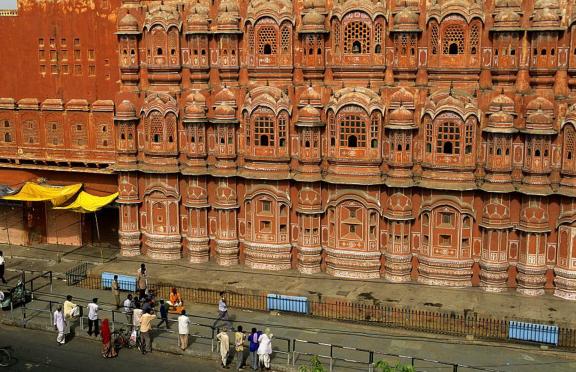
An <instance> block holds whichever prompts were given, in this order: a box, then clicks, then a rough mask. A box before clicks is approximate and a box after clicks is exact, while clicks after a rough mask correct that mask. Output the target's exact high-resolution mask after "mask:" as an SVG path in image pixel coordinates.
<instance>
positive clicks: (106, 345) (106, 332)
mask: <svg viewBox="0 0 576 372" xmlns="http://www.w3.org/2000/svg"><path fill="white" fill-rule="evenodd" d="M101 334H102V356H103V357H104V358H115V357H117V356H118V353H117V352H116V349H115V348H114V343H113V342H112V334H111V332H110V322H109V321H108V319H104V320H103V321H102V329H101Z"/></svg>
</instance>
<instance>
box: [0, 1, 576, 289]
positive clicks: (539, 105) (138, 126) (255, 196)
mask: <svg viewBox="0 0 576 372" xmlns="http://www.w3.org/2000/svg"><path fill="white" fill-rule="evenodd" d="M22 3H23V4H24V5H22V6H21V9H19V12H18V15H17V16H15V17H12V18H10V20H8V17H5V18H4V17H0V26H1V31H0V35H4V36H6V35H12V36H13V37H12V39H14V37H16V36H18V35H20V36H21V37H22V38H23V39H26V38H28V39H31V43H30V44H26V45H23V46H22V49H21V50H15V51H14V54H13V58H12V59H10V57H7V56H6V53H2V56H0V63H2V65H3V66H8V67H9V68H13V69H14V71H19V73H20V74H26V75H25V76H24V78H25V79H28V77H29V80H28V81H27V82H24V83H23V84H24V87H23V86H21V85H19V84H18V80H17V79H22V76H20V77H18V76H11V75H10V74H9V72H7V71H8V70H6V69H3V72H2V79H3V80H4V79H5V81H6V83H4V86H2V87H0V96H3V97H12V98H2V99H0V159H1V165H2V167H1V168H0V179H2V180H3V181H2V182H3V183H7V184H9V185H14V184H16V183H18V181H21V180H24V179H26V177H28V176H30V177H34V176H38V175H39V174H40V173H41V174H42V175H43V176H42V177H46V178H47V179H48V180H49V181H54V182H55V183H56V182H60V184H66V183H71V182H72V181H73V180H72V178H73V177H76V178H82V177H88V176H90V177H92V178H90V179H89V181H88V183H89V187H91V188H93V189H98V190H99V191H102V192H103V191H107V190H108V191H112V192H113V191H115V190H116V189H117V191H119V193H120V196H119V198H118V200H117V204H118V211H117V214H118V219H119V220H118V222H117V226H115V228H117V229H118V245H119V249H120V253H121V254H122V255H125V256H139V255H144V256H148V257H151V258H153V259H156V260H179V259H185V260H187V261H189V262H192V263H197V264H198V265H201V264H202V263H204V262H207V261H208V260H214V261H216V262H217V263H218V264H220V265H236V264H239V263H240V264H243V265H246V266H248V267H250V268H253V269H266V270H288V269H297V270H299V271H300V272H302V273H307V274H314V273H318V272H321V271H324V272H326V273H328V274H330V275H334V276H338V277H346V278H355V279H372V278H381V277H382V278H385V279H386V280H389V281H393V282H409V281H418V282H421V283H424V284H430V285H441V286H452V287H466V286H480V287H482V288H483V289H485V290H486V291H504V290H506V289H507V288H508V287H510V286H512V287H516V288H517V290H518V291H519V292H521V293H524V294H526V295H541V294H543V293H544V291H545V289H550V290H553V293H554V295H556V296H559V297H563V298H566V299H572V300H574V299H576V199H574V196H575V195H576V4H574V2H573V1H567V0H523V1H522V0H487V1H476V0H460V1H456V0H431V1H425V0H387V1H371V0H339V1H333V0H304V1H290V0H273V1H265V0H253V1H243V0H240V1H238V0H215V1H212V2H208V1H202V0H191V1H170V0H164V1H163V2H161V1H139V0H123V1H121V2H120V1H119V0H114V1H93V0H87V1H86V3H87V4H88V5H87V8H86V9H87V10H85V11H82V10H79V11H77V10H76V9H74V8H73V7H72V8H71V9H72V10H69V9H67V8H66V4H67V3H69V1H68V2H67V1H66V0H61V1H55V2H52V4H46V3H44V2H41V1H38V2H34V1H30V0H26V1H22ZM34 3H42V6H40V5H37V4H36V5H35V4H34ZM90 4H92V5H94V6H93V7H91V6H90ZM103 4H106V7H104V5H103ZM44 14H50V15H53V17H54V19H55V20H57V21H52V22H56V23H58V22H61V23H62V25H61V27H56V26H54V25H51V24H50V22H47V21H42V20H41V21H39V24H38V25H37V27H35V28H34V29H28V30H27V31H23V30H26V28H25V27H29V26H24V23H25V21H26V20H27V19H28V20H29V19H30V18H31V17H33V16H39V15H44ZM68 19H71V21H70V22H69V23H71V24H76V26H75V27H76V29H72V30H68V29H67V26H66V24H68V23H67V22H68V21H66V22H64V21H62V20H68ZM72 20H73V21H72ZM20 26H21V27H22V29H20ZM51 27H52V28H51ZM93 30H99V31H100V32H97V33H95V34H94V36H93V37H91V36H90V35H92V34H93ZM58 32H61V34H59V33H58ZM73 32H77V33H79V34H80V36H78V37H76V36H75V35H74V34H73ZM0 39H2V38H0ZM2 40H6V38H4V39H2ZM63 40H64V41H65V44H64V45H65V46H62V45H63V44H62V41H63ZM85 40H86V41H85ZM84 42H86V43H88V44H89V45H87V46H86V45H84V44H83V43H84ZM3 43H6V42H5V41H3ZM71 43H72V45H70V44H71ZM66 45H67V46H66ZM4 48H7V46H6V45H4ZM4 50H5V49H4ZM62 50H64V51H65V52H62ZM76 51H78V52H76ZM64 56H65V57H66V59H63V57H64ZM24 60H26V61H27V63H26V65H25V66H23V65H22V62H23V61H24ZM64 66H66V67H64ZM30 97H33V98H30ZM24 173H25V174H26V176H24V175H23V174H24ZM9 175H10V176H9ZM9 179H13V180H14V181H13V182H11V181H10V180H9ZM6 180H8V181H6ZM112 183H114V184H115V185H114V186H113V187H112V186H111V184H112ZM116 183H117V186H116ZM31 218H32V217H31ZM25 224H26V223H24V225H25ZM113 224H114V222H113V223H111V226H112V225H113ZM111 228H114V227H111ZM1 237H2V235H0V238H1ZM23 239H24V238H23Z"/></svg>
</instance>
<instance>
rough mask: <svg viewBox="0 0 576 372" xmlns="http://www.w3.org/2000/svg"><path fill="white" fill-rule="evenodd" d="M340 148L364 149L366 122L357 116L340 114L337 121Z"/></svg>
mask: <svg viewBox="0 0 576 372" xmlns="http://www.w3.org/2000/svg"><path fill="white" fill-rule="evenodd" d="M339 129H340V146H343V147H366V120H365V119H364V118H363V117H362V116H360V115H359V114H352V113H350V114H348V113H345V114H342V115H341V116H340V120H339Z"/></svg>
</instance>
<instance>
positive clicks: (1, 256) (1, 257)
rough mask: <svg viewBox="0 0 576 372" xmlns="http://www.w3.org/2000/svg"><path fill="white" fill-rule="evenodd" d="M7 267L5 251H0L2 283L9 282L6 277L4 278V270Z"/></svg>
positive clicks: (0, 277)
mask: <svg viewBox="0 0 576 372" xmlns="http://www.w3.org/2000/svg"><path fill="white" fill-rule="evenodd" d="M5 269H6V260H5V259H4V253H3V252H2V251H0V279H2V283H4V284H6V283H8V282H7V281H6V279H4V270H5Z"/></svg>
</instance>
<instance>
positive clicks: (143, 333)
mask: <svg viewBox="0 0 576 372" xmlns="http://www.w3.org/2000/svg"><path fill="white" fill-rule="evenodd" d="M155 318H156V316H154V314H153V313H152V312H147V313H144V314H142V317H140V344H141V348H142V354H146V353H151V352H152V338H151V337H150V330H151V329H152V320H153V319H155Z"/></svg>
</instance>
